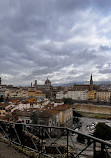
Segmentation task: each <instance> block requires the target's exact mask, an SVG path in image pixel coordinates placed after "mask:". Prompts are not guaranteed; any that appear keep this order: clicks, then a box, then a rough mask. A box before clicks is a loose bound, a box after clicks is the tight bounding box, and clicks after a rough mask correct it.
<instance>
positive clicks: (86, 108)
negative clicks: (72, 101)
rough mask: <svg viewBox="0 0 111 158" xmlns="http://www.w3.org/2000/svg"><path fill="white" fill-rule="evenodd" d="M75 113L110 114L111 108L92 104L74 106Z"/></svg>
mask: <svg viewBox="0 0 111 158" xmlns="http://www.w3.org/2000/svg"><path fill="white" fill-rule="evenodd" d="M74 108H75V110H76V111H81V112H90V113H99V114H111V106H96V105H92V104H81V105H74Z"/></svg>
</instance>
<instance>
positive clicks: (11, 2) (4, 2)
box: [0, 0, 111, 85]
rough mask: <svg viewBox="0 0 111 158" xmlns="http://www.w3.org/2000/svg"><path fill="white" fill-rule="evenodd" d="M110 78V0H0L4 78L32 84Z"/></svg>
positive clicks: (0, 56) (0, 66)
mask: <svg viewBox="0 0 111 158" xmlns="http://www.w3.org/2000/svg"><path fill="white" fill-rule="evenodd" d="M91 73H92V74H93V79H94V80H95V81H103V80H105V81H107V80H111V0H0V76H1V77H2V80H3V82H2V83H4V84H14V85H29V84H30V82H32V81H34V80H35V79H37V80H38V84H43V83H44V81H45V80H46V79H47V78H49V79H50V80H51V82H52V84H61V83H69V82H73V81H88V80H89V77H90V74H91Z"/></svg>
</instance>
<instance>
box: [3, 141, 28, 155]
mask: <svg viewBox="0 0 111 158" xmlns="http://www.w3.org/2000/svg"><path fill="white" fill-rule="evenodd" d="M0 158H28V157H27V156H26V155H24V154H23V153H20V152H18V151H17V150H16V149H14V148H13V147H11V146H10V145H8V144H5V143H3V142H0Z"/></svg>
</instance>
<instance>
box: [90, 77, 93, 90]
mask: <svg viewBox="0 0 111 158" xmlns="http://www.w3.org/2000/svg"><path fill="white" fill-rule="evenodd" d="M92 90H93V79H92V74H91V78H90V91H92Z"/></svg>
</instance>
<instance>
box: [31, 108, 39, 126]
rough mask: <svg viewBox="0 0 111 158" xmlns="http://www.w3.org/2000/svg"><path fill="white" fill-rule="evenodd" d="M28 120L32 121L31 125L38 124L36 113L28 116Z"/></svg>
mask: <svg viewBox="0 0 111 158" xmlns="http://www.w3.org/2000/svg"><path fill="white" fill-rule="evenodd" d="M30 119H31V120H32V123H33V124H37V123H38V115H37V112H35V111H34V112H32V113H31V115H30Z"/></svg>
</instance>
